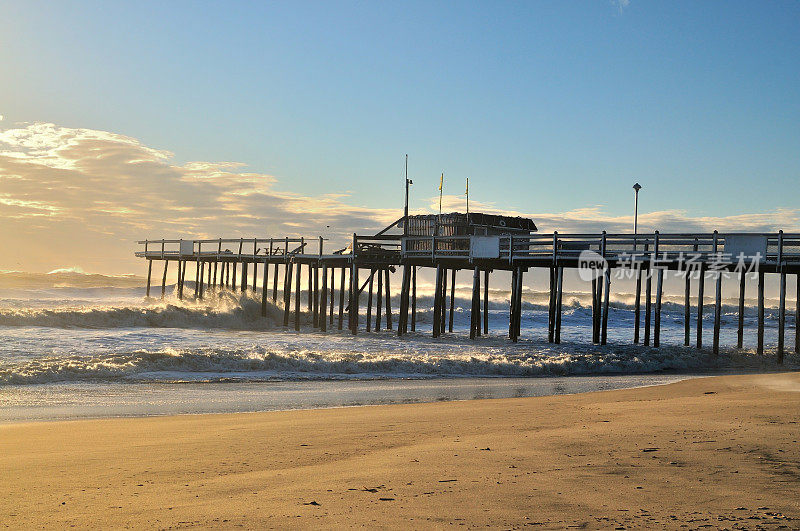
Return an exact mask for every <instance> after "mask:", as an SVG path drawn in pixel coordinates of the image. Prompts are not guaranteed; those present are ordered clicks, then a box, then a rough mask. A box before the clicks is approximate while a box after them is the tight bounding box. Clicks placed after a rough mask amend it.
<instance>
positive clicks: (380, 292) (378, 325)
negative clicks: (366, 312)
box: [375, 269, 383, 332]
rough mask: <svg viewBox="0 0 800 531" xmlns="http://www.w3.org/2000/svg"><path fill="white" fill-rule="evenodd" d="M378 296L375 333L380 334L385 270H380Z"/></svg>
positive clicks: (378, 273) (378, 274)
mask: <svg viewBox="0 0 800 531" xmlns="http://www.w3.org/2000/svg"><path fill="white" fill-rule="evenodd" d="M377 276H378V286H377V287H378V296H377V299H376V301H375V302H376V304H375V331H376V332H379V331H380V329H381V322H382V321H381V315H382V313H381V312H383V269H378V272H377Z"/></svg>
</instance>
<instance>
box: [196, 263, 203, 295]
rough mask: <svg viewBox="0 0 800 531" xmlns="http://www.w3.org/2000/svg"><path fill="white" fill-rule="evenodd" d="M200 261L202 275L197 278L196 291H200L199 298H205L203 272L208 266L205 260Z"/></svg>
mask: <svg viewBox="0 0 800 531" xmlns="http://www.w3.org/2000/svg"><path fill="white" fill-rule="evenodd" d="M199 263H200V276H199V277H198V278H197V279H196V280H195V282H196V284H195V292H196V293H198V298H199V299H200V300H203V273H204V271H203V270H204V269H205V266H206V263H205V262H199Z"/></svg>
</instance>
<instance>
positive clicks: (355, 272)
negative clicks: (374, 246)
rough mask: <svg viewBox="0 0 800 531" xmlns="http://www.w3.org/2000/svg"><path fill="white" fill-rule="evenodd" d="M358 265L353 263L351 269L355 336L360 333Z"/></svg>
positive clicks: (351, 317) (351, 297) (353, 330)
mask: <svg viewBox="0 0 800 531" xmlns="http://www.w3.org/2000/svg"><path fill="white" fill-rule="evenodd" d="M358 296H359V281H358V265H356V263H355V261H353V264H352V266H351V267H350V331H351V332H352V333H353V335H356V334H357V333H358V298H359V297H358Z"/></svg>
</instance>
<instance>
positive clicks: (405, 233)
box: [403, 153, 409, 236]
mask: <svg viewBox="0 0 800 531" xmlns="http://www.w3.org/2000/svg"><path fill="white" fill-rule="evenodd" d="M408 184H409V183H408V153H406V207H405V210H404V211H403V236H408Z"/></svg>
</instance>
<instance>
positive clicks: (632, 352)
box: [0, 272, 798, 421]
mask: <svg viewBox="0 0 800 531" xmlns="http://www.w3.org/2000/svg"><path fill="white" fill-rule="evenodd" d="M142 284H143V282H142V281H141V279H137V278H135V277H104V276H101V275H82V274H80V273H70V272H61V273H56V274H54V275H29V274H24V273H13V274H11V273H4V274H0V421H19V420H40V419H54V418H59V419H60V418H79V417H101V416H123V415H155V414H172V413H213V412H222V411H260V410H270V409H291V408H308V407H338V406H348V405H367V404H381V403H396V402H409V401H434V400H458V399H465V398H500V397H506V396H535V395H541V394H555V393H571V392H583V391H593V390H603V389H616V388H621V387H634V386H641V385H653V384H658V383H666V382H668V381H675V380H677V379H681V378H687V377H694V376H702V375H707V374H716V373H719V372H742V371H769V370H776V369H777V368H778V366H777V365H776V364H775V361H774V352H772V351H773V350H774V348H775V344H776V343H777V308H775V307H770V308H768V309H767V312H766V323H767V324H766V326H767V332H766V341H767V347H768V352H767V355H765V356H758V355H756V354H755V350H754V349H755V340H756V332H755V330H756V310H755V308H754V307H753V305H752V301H748V306H747V309H746V312H745V348H744V349H743V350H738V349H736V348H735V344H736V322H737V313H736V311H737V308H736V301H735V300H730V299H726V300H725V304H724V305H723V315H722V319H721V321H722V334H721V344H722V352H721V354H720V356H719V357H716V358H715V357H713V356H711V355H710V352H709V351H708V350H703V351H699V350H697V349H695V348H694V347H684V346H683V333H684V332H683V306H682V304H681V303H680V301H681V300H682V299H681V298H680V297H675V298H670V297H665V303H664V306H663V310H662V332H661V341H662V346H661V347H660V348H658V349H656V348H652V347H644V346H641V345H638V346H637V345H633V344H632V335H633V319H634V314H633V307H632V305H631V304H630V295H629V294H625V295H616V294H614V293H612V297H611V300H612V304H611V310H610V313H609V324H608V344H607V345H605V346H599V345H592V344H591V341H590V338H591V306H590V302H589V300H590V299H589V294H588V293H584V292H577V291H576V292H570V293H567V294H565V296H564V313H563V318H562V343H561V344H560V345H553V344H549V343H547V297H548V295H547V293H546V292H541V291H533V290H527V291H526V292H525V295H524V297H523V314H522V334H521V340H520V341H519V342H518V343H512V342H510V341H509V340H508V339H507V337H506V335H507V331H508V298H509V294H508V292H507V291H504V290H499V289H493V290H491V292H490V309H489V324H490V333H489V335H488V336H482V337H480V338H479V339H477V340H475V341H470V340H469V337H468V336H469V313H468V309H469V307H470V304H471V301H470V300H469V296H470V294H469V290H468V288H466V287H461V288H460V289H458V290H457V297H456V311H455V316H454V317H455V318H454V327H455V329H454V332H453V333H452V334H445V335H444V336H442V337H440V338H436V339H434V338H432V337H431V334H430V327H431V323H432V306H433V300H432V297H431V294H430V293H426V292H425V289H424V287H423V288H421V289H420V296H419V298H418V310H417V311H418V313H417V331H416V332H413V333H409V334H408V335H406V336H404V337H401V338H398V337H397V335H396V332H394V331H390V330H382V331H380V332H372V333H366V332H365V331H363V330H359V333H358V335H357V336H356V337H353V336H352V335H351V333H350V332H349V331H347V330H343V331H339V330H337V329H336V326H334V327H333V328H334V329H333V330H332V331H329V332H327V333H321V332H318V331H313V329H312V328H311V327H310V323H309V319H308V316H303V326H302V330H301V331H300V332H295V331H294V330H293V329H291V330H285V329H283V327H282V326H281V324H282V318H283V312H282V310H281V309H280V308H279V307H275V306H273V305H272V304H270V305H269V308H268V315H267V317H266V318H264V317H262V316H261V304H260V294H258V293H253V292H247V293H240V292H235V293H234V292H229V291H228V292H220V293H212V294H211V296H209V297H207V298H206V299H205V300H203V301H193V300H191V299H190V298H188V299H186V300H184V301H179V300H178V299H177V298H176V297H175V294H174V286H169V287H168V295H167V297H166V298H165V299H164V300H160V299H159V298H150V299H147V298H146V297H145V291H144V288H143V287H142ZM394 285H399V282H395V283H394ZM157 291H158V292H159V293H158V294H160V289H159V290H157ZM187 291H188V292H190V293H191V292H192V291H193V286H192V284H191V283H189V282H187ZM154 293H155V292H154ZM270 301H271V298H270ZM278 301H279V302H280V301H281V297H280V295H279V297H278ZM337 302H338V301H337ZM397 302H398V301H397V300H395V301H393V304H394V305H395V307H394V308H393V310H394V311H395V312H396V311H397V309H396V306H397ZM774 302H775V301H770V303H774ZM365 303H366V298H365V300H364V303H362V307H361V309H362V316H361V324H362V325H363V323H364V319H365V315H363V313H364V311H365V307H366V304H365ZM709 303H710V300H709ZM302 307H303V309H305V307H306V299H305V297H303V299H302ZM692 315H693V317H692V320H693V321H694V315H695V313H694V310H693V312H692ZM706 316H707V317H706V321H705V323H704V324H705V336H704V343H705V345H707V346H708V347H709V348H710V345H711V340H712V337H711V334H712V330H713V305H710V306H709V307H708V308H707V310H706ZM394 317H395V319H394V323H393V324H396V321H397V319H396V314H395V316H394ZM362 327H363V326H362ZM793 327H794V320H793V317H792V312H789V316H788V319H787V348H788V349H789V350H791V349H792V348H793V345H794V342H793V337H794V332H793ZM345 328H346V324H345ZM692 333H693V335H692V338H693V341H694V329H693V332H692ZM784 367H785V368H797V367H798V357H797V355H795V354H789V355H788V356H787V361H786V364H785V365H784Z"/></svg>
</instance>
